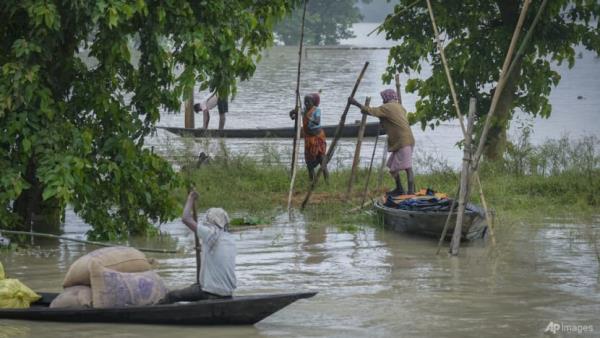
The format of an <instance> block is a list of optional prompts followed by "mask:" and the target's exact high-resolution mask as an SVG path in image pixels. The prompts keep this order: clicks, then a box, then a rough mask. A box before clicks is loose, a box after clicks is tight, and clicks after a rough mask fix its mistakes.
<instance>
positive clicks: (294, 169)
mask: <svg viewBox="0 0 600 338" xmlns="http://www.w3.org/2000/svg"><path fill="white" fill-rule="evenodd" d="M307 3H308V0H305V1H304V10H303V11H302V25H301V27H300V47H299V48H298V75H297V77H296V107H295V109H294V110H295V111H296V119H295V120H294V131H295V132H296V133H295V135H294V145H293V147H294V150H293V151H292V179H291V180H290V193H289V194H288V205H287V208H288V211H290V210H291V208H292V195H293V194H294V182H295V181H296V172H297V166H298V143H299V142H298V140H299V139H300V115H301V114H300V69H301V66H302V44H303V42H304V18H305V16H306V4H307Z"/></svg>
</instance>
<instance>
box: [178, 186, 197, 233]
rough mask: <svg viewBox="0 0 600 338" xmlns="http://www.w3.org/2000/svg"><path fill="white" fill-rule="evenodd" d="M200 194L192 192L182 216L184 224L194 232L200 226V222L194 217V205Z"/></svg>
mask: <svg viewBox="0 0 600 338" xmlns="http://www.w3.org/2000/svg"><path fill="white" fill-rule="evenodd" d="M198 196H199V195H198V193H197V192H196V191H192V192H190V194H189V195H188V198H187V201H186V202H185V207H184V208H183V215H182V216H181V221H182V222H183V224H185V225H186V226H187V227H188V228H190V230H192V231H193V232H196V231H197V228H198V223H197V222H196V220H195V219H194V215H193V210H194V205H195V203H196V200H197V199H198Z"/></svg>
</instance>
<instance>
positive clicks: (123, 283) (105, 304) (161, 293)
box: [90, 260, 168, 308]
mask: <svg viewBox="0 0 600 338" xmlns="http://www.w3.org/2000/svg"><path fill="white" fill-rule="evenodd" d="M90 279H91V284H92V304H93V306H94V308H110V307H123V306H131V305H152V304H156V303H158V302H159V301H160V300H161V299H163V298H164V297H165V296H166V295H167V292H168V290H167V287H166V286H165V283H164V282H163V280H162V279H161V278H160V276H159V275H158V274H157V273H156V272H154V271H145V272H129V273H128V272H118V271H115V270H112V269H107V268H105V267H103V266H102V265H101V264H99V263H97V262H96V261H95V260H92V261H90Z"/></svg>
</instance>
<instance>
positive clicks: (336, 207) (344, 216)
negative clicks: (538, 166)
mask: <svg viewBox="0 0 600 338" xmlns="http://www.w3.org/2000/svg"><path fill="white" fill-rule="evenodd" d="M349 176H350V170H349V169H341V170H336V171H334V172H332V173H331V175H330V178H329V181H328V182H327V183H325V182H324V181H323V180H322V179H321V180H320V182H319V184H318V186H317V189H316V190H315V192H314V193H313V196H312V199H311V201H310V203H309V205H308V206H307V208H306V210H305V216H306V217H308V218H309V220H310V221H311V222H313V223H324V224H334V225H335V224H337V225H348V224H372V223H374V218H373V217H372V216H371V215H370V214H368V213H364V212H350V211H349V210H350V209H353V208H356V207H357V206H358V205H360V202H361V201H362V194H363V191H364V186H365V182H366V177H367V171H366V170H365V169H361V170H360V171H359V172H358V175H357V176H358V179H357V182H356V183H355V184H354V189H353V192H352V193H351V194H347V193H346V191H347V185H348V180H349ZM187 179H188V180H189V181H190V182H193V184H194V186H195V187H196V189H197V191H198V192H199V193H200V202H199V208H201V209H206V208H209V207H223V208H225V209H226V210H229V211H230V212H234V213H238V214H242V215H248V216H253V217H262V218H269V217H272V216H273V215H275V214H278V213H281V212H284V211H285V210H286V208H287V197H288V189H289V184H290V177H289V174H288V168H286V167H284V166H282V165H263V164H260V163H258V162H256V161H253V160H251V159H249V158H246V157H229V158H228V160H227V161H223V160H215V161H213V162H212V163H211V164H210V165H206V166H202V167H201V168H199V169H197V170H194V171H191V172H189V173H188V175H187ZM458 179H459V175H458V173H456V172H451V171H447V172H436V173H429V174H419V173H417V175H416V185H417V188H427V187H430V188H433V189H434V190H436V191H441V192H446V193H448V194H449V195H450V196H453V195H454V193H455V191H456V187H457V185H458ZM481 181H482V184H483V189H484V193H485V196H486V200H487V203H488V205H489V206H490V207H491V208H493V209H494V210H495V211H496V212H497V213H501V214H510V215H515V216H532V217H535V216H539V215H565V214H573V213H575V214H588V213H592V212H594V210H595V209H596V208H597V207H598V206H599V205H600V203H599V202H600V201H599V199H598V195H597V194H598V192H599V191H600V183H599V182H600V171H599V170H594V171H593V172H592V176H591V177H589V176H588V175H582V174H581V173H579V172H575V171H564V172H561V173H558V174H555V175H551V176H546V177H544V176H540V175H514V174H509V173H506V172H504V171H503V170H502V169H501V168H497V167H496V168H485V169H484V170H483V171H482V172H481ZM376 183H377V172H373V173H372V174H371V180H370V187H369V190H370V192H371V195H370V196H371V197H376V196H381V195H382V193H383V192H384V191H385V189H386V188H389V187H392V186H393V182H392V179H391V177H389V175H388V174H387V173H386V174H384V180H383V184H382V187H381V188H380V190H379V191H378V192H374V190H375V188H376ZM308 186H309V180H308V176H307V172H306V170H305V169H304V168H302V169H300V171H299V172H298V176H297V180H296V185H295V194H294V199H293V201H294V203H293V206H294V207H296V208H299V206H300V203H301V201H302V199H303V198H304V196H305V194H306V192H307V190H308ZM181 194H182V199H183V198H184V197H183V194H184V192H181ZM471 201H473V202H475V203H479V202H480V201H479V188H478V186H476V185H473V186H472V191H471Z"/></svg>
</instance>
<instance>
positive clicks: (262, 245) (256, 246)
mask: <svg viewBox="0 0 600 338" xmlns="http://www.w3.org/2000/svg"><path fill="white" fill-rule="evenodd" d="M68 217H69V219H70V220H71V221H70V222H69V223H68V224H66V225H65V232H66V235H67V236H72V237H75V238H78V237H82V236H83V235H84V233H85V231H86V230H87V229H88V227H87V225H85V224H83V223H82V222H81V221H80V220H78V218H77V217H76V216H74V215H72V214H70V213H69V215H68ZM500 227H502V228H501V229H500V228H499V229H498V243H499V244H498V245H497V246H496V247H495V248H491V246H490V245H487V246H485V245H483V243H477V242H476V243H472V244H470V245H467V246H465V247H463V249H462V251H461V255H460V256H459V257H453V258H449V257H448V256H447V255H446V254H445V253H444V254H441V255H439V256H437V255H436V254H435V251H436V245H437V244H436V241H435V240H431V239H427V238H421V237H414V236H406V235H401V234H397V233H394V232H389V231H385V230H382V229H379V228H373V227H363V228H360V229H359V230H358V231H356V232H352V233H349V232H345V231H342V230H341V229H339V228H337V227H322V226H319V227H317V226H311V225H310V224H306V223H305V222H304V221H303V219H302V217H301V215H297V216H296V217H295V219H294V220H293V221H289V218H288V216H287V214H285V215H281V216H280V217H278V218H277V219H276V220H275V222H274V224H273V226H271V227H266V228H261V229H250V230H245V231H242V232H237V233H236V234H235V238H236V241H237V247H238V256H237V276H238V281H239V288H238V290H237V292H238V294H259V293H277V292H290V291H300V290H311V291H318V292H319V294H318V295H317V296H315V297H314V298H312V299H308V300H302V301H299V302H297V303H295V304H292V305H291V306H289V307H287V308H285V309H283V310H282V311H280V312H278V313H276V314H274V315H273V316H271V317H268V318H267V319H266V320H263V321H262V322H260V323H258V324H257V325H255V326H249V327H208V328H205V327H194V328H191V327H168V326H158V325H156V326H153V325H111V324H60V323H40V322H21V321H12V320H10V321H9V320H1V321H0V337H73V336H83V335H85V336H86V337H106V336H112V337H164V336H167V335H170V336H173V337H175V336H185V337H207V336H217V335H218V336H232V337H255V336H256V337H258V336H293V337H300V336H302V337H310V336H327V337H345V336H353V337H371V336H385V337H438V336H448V337H482V336H504V337H506V336H522V337H533V336H542V335H544V330H545V328H546V327H547V326H548V324H549V323H550V322H554V323H562V324H563V325H565V327H566V325H575V326H579V327H588V328H589V327H590V326H591V327H592V328H593V330H594V331H593V334H594V335H600V288H599V286H598V282H599V278H600V275H599V273H600V272H599V264H600V262H599V261H598V259H597V257H596V255H597V250H598V248H597V247H596V248H595V247H594V240H593V238H594V236H596V237H595V238H596V245H598V243H597V241H598V239H597V238H598V237H597V236H599V235H600V217H595V218H594V217H592V218H589V217H588V218H585V219H568V218H565V219H545V220H536V221H530V220H520V221H518V222H516V223H515V224H501V225H500ZM162 230H163V231H166V232H168V233H169V234H171V236H170V238H165V239H162V240H161V239H160V238H159V239H153V240H135V239H134V240H132V241H131V243H130V244H132V245H138V246H146V247H148V246H152V247H165V248H171V249H172V248H178V249H180V250H181V253H179V254H148V256H151V257H154V258H156V259H157V260H158V261H159V263H160V265H159V268H158V272H159V274H160V275H161V276H162V277H163V278H164V279H165V281H166V283H167V284H168V285H169V286H170V287H172V288H176V287H180V286H186V285H188V284H190V283H192V282H193V281H194V279H195V256H194V252H193V237H192V236H191V235H190V233H189V232H188V231H187V230H186V229H185V227H184V226H183V225H182V224H181V223H180V222H173V223H168V224H164V225H163V226H162ZM36 245H39V246H40V250H31V251H26V252H16V253H14V252H2V253H0V260H1V261H2V262H3V263H4V266H5V267H6V270H7V273H8V274H9V275H10V276H12V277H16V278H19V279H20V280H22V281H23V282H25V283H26V284H27V285H29V286H30V287H32V288H33V289H35V290H46V291H59V290H60V285H61V282H62V278H63V277H64V274H65V273H66V270H67V269H68V266H69V264H70V263H72V262H73V261H74V260H75V259H76V258H77V257H79V256H80V255H82V254H85V253H86V252H89V251H90V250H93V249H94V247H92V246H86V245H83V244H79V243H73V242H60V243H59V242H57V241H54V240H42V241H36ZM563 335H565V336H571V335H572V334H570V333H564V334H563Z"/></svg>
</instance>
